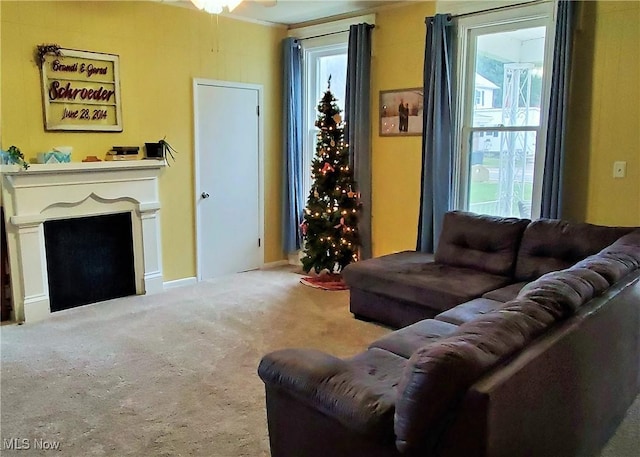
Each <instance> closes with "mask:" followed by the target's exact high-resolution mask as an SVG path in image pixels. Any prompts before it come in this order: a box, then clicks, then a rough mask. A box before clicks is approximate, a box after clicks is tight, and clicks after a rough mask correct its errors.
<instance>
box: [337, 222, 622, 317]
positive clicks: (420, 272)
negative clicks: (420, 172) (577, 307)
mask: <svg viewBox="0 0 640 457" xmlns="http://www.w3.org/2000/svg"><path fill="white" fill-rule="evenodd" d="M631 230H632V228H629V227H604V226H597V225H592V224H586V223H570V222H567V221H562V220H552V219H540V220H537V221H533V222H531V221H529V220H528V219H516V218H498V217H491V216H480V215H476V214H472V213H466V212H462V211H451V212H449V213H447V214H446V215H445V218H444V222H443V226H442V234H441V237H440V241H439V243H438V247H437V249H436V253H435V255H433V254H426V253H422V252H415V251H405V252H399V253H396V254H390V255H386V256H382V257H378V258H375V259H370V260H365V261H363V262H357V263H353V264H351V265H348V266H347V267H346V268H345V269H344V271H343V276H344V280H345V282H346V283H347V284H348V285H349V288H350V291H351V295H350V309H351V312H352V313H353V314H354V315H355V316H356V317H358V318H360V319H366V320H374V321H377V322H380V323H383V324H386V325H389V326H391V327H394V328H399V327H404V326H406V325H409V324H412V323H414V322H417V321H419V320H422V319H427V318H430V317H434V316H435V315H436V314H438V313H441V312H442V311H446V310H447V309H450V308H453V307H454V306H456V305H459V304H460V303H465V302H467V301H469V300H472V299H474V298H479V297H484V298H488V299H492V300H497V301H500V302H506V301H509V300H511V299H513V298H514V297H515V296H516V295H517V294H518V292H519V291H520V289H521V288H522V287H523V286H524V285H525V284H526V283H528V282H530V281H532V280H533V279H536V278H538V277H540V276H542V275H543V274H545V273H548V272H550V271H556V270H560V269H563V268H567V267H569V266H571V265H573V264H574V263H576V262H577V261H579V260H581V259H584V258H586V257H588V256H589V255H592V254H595V253H597V252H598V251H600V250H601V249H603V248H604V247H606V246H608V245H610V244H611V243H613V242H614V241H615V240H616V239H618V238H620V237H621V236H622V235H624V234H626V233H628V232H630V231H631Z"/></svg>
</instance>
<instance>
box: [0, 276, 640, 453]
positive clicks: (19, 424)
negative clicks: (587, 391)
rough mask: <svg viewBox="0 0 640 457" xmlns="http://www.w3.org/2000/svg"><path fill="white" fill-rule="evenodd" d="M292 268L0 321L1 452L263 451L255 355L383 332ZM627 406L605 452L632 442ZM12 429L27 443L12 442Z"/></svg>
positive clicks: (349, 349) (328, 345)
mask: <svg viewBox="0 0 640 457" xmlns="http://www.w3.org/2000/svg"><path fill="white" fill-rule="evenodd" d="M299 279H300V276H299V275H297V274H294V273H293V272H292V271H291V270H290V269H279V270H266V271H254V272H248V273H242V274H237V275H232V276H228V277H224V278H220V279H217V280H213V281H208V282H202V283H199V284H197V285H196V286H193V287H184V288H179V289H172V290H169V291H167V292H165V293H163V294H160V295H155V296H136V297H128V298H124V299H119V300H112V301H109V302H103V303H99V304H95V305H91V306H85V307H82V308H76V309H72V310H67V311H62V312H59V313H56V314H55V315H54V316H53V317H52V318H51V319H49V320H48V321H46V322H41V323H37V324H27V325H22V326H18V325H9V326H3V327H1V328H0V337H1V341H2V345H1V357H2V362H1V363H2V364H1V372H0V375H1V384H0V386H1V389H2V390H1V403H0V409H1V411H0V416H1V418H0V420H1V422H0V425H1V427H0V438H1V439H2V442H0V446H1V447H0V449H2V450H1V452H0V453H1V454H2V455H20V456H27V455H50V454H51V452H44V451H40V450H38V451H35V450H34V446H36V445H40V443H44V444H43V445H44V446H47V443H49V444H48V445H49V446H51V445H53V446H55V442H58V443H59V446H60V451H59V452H58V453H57V454H56V455H63V456H221V457H235V456H251V457H258V456H268V455H269V447H268V438H267V429H266V415H265V409H264V389H263V384H262V382H261V381H260V379H259V378H258V376H257V374H256V367H257V365H258V362H259V360H260V358H261V356H262V355H263V354H265V353H266V352H269V351H271V350H275V349H279V348H283V347H291V346H304V347H314V348H318V349H321V350H324V351H327V352H330V353H332V354H335V355H338V356H348V355H352V354H355V353H357V352H359V351H361V350H362V349H363V348H365V347H366V345H367V344H368V343H369V342H370V341H372V340H373V339H375V338H377V337H379V336H381V335H383V334H385V333H387V332H389V330H388V329H386V328H382V327H379V326H376V325H374V324H370V323H365V322H361V321H357V320H355V319H353V318H352V316H351V315H350V314H349V312H348V297H349V293H348V292H346V291H342V292H327V291H322V290H318V289H313V288H310V287H305V286H303V285H300V284H299V282H298V281H299ZM634 408H635V409H634V410H633V411H632V413H630V417H629V418H628V419H627V421H626V422H625V424H623V426H622V427H621V428H620V429H619V436H616V437H615V438H614V439H613V440H612V442H611V443H610V444H609V446H608V448H607V450H606V451H605V453H604V454H603V456H606V457H626V456H632V455H634V456H635V455H637V454H634V453H632V452H633V451H637V446H638V445H640V439H639V438H640V436H639V433H640V432H639V429H638V427H637V426H638V423H639V422H638V418H639V417H640V407H639V402H638V401H637V402H636V404H635V405H634ZM11 439H17V440H18V441H17V442H14V443H18V445H23V446H24V444H25V443H28V444H29V446H30V448H31V449H30V450H28V451H25V450H22V451H9V450H7V449H6V448H7V442H6V441H5V440H11ZM21 440H27V441H26V442H25V441H21ZM39 440H44V441H42V442H41V441H39ZM14 447H15V446H14Z"/></svg>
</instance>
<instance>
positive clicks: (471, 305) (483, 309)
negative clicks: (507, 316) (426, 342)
mask: <svg viewBox="0 0 640 457" xmlns="http://www.w3.org/2000/svg"><path fill="white" fill-rule="evenodd" d="M503 304H504V303H503V302H501V301H497V300H490V299H488V298H476V299H474V300H471V301H468V302H466V303H462V304H461V305H458V306H455V307H453V308H451V309H450V310H448V311H445V312H443V313H440V314H438V315H437V316H436V317H435V319H437V320H439V321H442V322H448V323H450V324H454V325H460V324H464V323H465V322H469V321H472V320H474V319H476V318H477V317H478V316H481V315H482V314H486V313H489V312H491V311H493V310H495V309H498V308H499V307H501V306H502V305H503Z"/></svg>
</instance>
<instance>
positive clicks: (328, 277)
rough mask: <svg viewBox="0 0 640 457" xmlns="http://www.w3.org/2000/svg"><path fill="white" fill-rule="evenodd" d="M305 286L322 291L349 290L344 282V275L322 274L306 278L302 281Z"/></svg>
mask: <svg viewBox="0 0 640 457" xmlns="http://www.w3.org/2000/svg"><path fill="white" fill-rule="evenodd" d="M300 282H301V283H302V284H304V285H305V286H309V287H315V288H316V289H322V290H347V289H348V288H349V287H348V286H347V285H346V284H345V283H344V281H343V280H342V275H337V274H333V273H330V274H329V273H327V274H321V275H318V276H305V277H304V278H302V279H300Z"/></svg>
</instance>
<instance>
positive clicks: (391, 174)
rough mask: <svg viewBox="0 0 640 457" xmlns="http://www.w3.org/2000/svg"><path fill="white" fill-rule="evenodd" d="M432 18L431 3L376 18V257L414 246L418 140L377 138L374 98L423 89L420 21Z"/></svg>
mask: <svg viewBox="0 0 640 457" xmlns="http://www.w3.org/2000/svg"><path fill="white" fill-rule="evenodd" d="M433 14H435V3H432V2H419V3H412V4H411V5H409V6H406V7H401V8H392V9H388V10H384V11H381V12H380V13H378V14H377V16H376V28H375V29H374V31H373V42H372V47H373V57H372V61H371V74H372V80H371V97H372V100H371V113H372V126H371V134H372V138H371V139H372V141H371V144H372V151H371V154H372V193H373V196H372V198H373V204H372V235H373V255H374V256H378V255H383V254H388V253H390V252H395V251H402V250H405V249H415V247H416V237H417V233H418V231H417V226H418V206H419V204H420V168H421V163H422V153H421V148H422V140H421V137H419V136H412V137H381V136H379V135H378V133H379V126H378V113H379V96H378V94H379V92H380V91H381V90H389V89H402V88H411V87H421V86H422V77H423V62H424V39H425V32H426V28H425V27H426V26H425V23H424V18H425V17H426V16H432V15H433Z"/></svg>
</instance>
